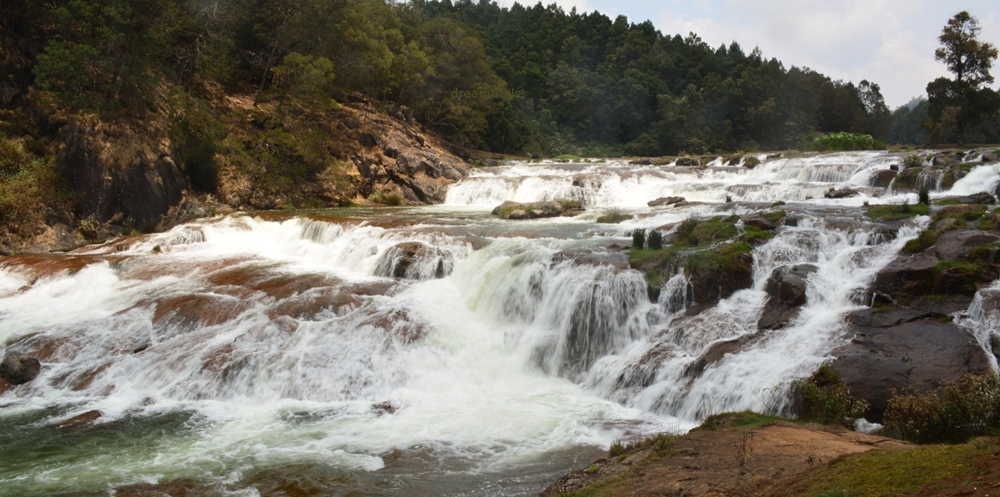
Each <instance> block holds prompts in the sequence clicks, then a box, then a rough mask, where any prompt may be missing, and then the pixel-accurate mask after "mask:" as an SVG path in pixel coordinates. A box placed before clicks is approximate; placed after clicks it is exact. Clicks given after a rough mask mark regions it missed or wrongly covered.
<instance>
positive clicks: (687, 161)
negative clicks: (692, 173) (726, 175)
mask: <svg viewBox="0 0 1000 497" xmlns="http://www.w3.org/2000/svg"><path fill="white" fill-rule="evenodd" d="M674 165H675V166H683V167H698V166H701V161H699V160H698V159H695V158H694V157H678V158H677V160H676V161H674Z"/></svg>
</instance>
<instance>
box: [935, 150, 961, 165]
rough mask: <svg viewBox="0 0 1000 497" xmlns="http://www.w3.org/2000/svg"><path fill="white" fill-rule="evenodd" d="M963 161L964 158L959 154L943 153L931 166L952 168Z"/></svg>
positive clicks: (936, 157) (936, 156)
mask: <svg viewBox="0 0 1000 497" xmlns="http://www.w3.org/2000/svg"><path fill="white" fill-rule="evenodd" d="M961 161H962V156H961V155H960V154H959V153H958V152H941V153H939V154H937V155H935V156H934V158H932V159H931V164H933V165H935V166H950V165H952V164H957V163H959V162H961Z"/></svg>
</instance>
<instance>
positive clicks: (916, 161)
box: [903, 154, 924, 168]
mask: <svg viewBox="0 0 1000 497" xmlns="http://www.w3.org/2000/svg"><path fill="white" fill-rule="evenodd" d="M923 165H924V160H923V159H921V158H920V156H919V155H917V154H907V155H906V156H905V157H903V167H904V168H908V167H922V166H923Z"/></svg>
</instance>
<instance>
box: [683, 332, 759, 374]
mask: <svg viewBox="0 0 1000 497" xmlns="http://www.w3.org/2000/svg"><path fill="white" fill-rule="evenodd" d="M763 336H764V335H763V334H761V333H751V334H749V335H743V336H740V337H737V338H733V339H730V340H721V341H718V342H715V343H713V344H712V345H710V346H709V347H708V349H706V350H705V352H704V353H703V354H701V356H700V357H698V359H697V360H695V361H694V362H692V363H691V364H690V365H689V366H688V367H687V369H685V370H684V376H699V375H701V373H703V372H704V371H705V369H706V368H708V367H709V366H711V365H713V364H715V363H717V362H719V361H721V360H722V358H723V357H725V356H726V354H733V353H737V352H740V351H742V350H744V349H745V348H746V347H747V345H750V344H753V343H755V342H756V341H757V340H759V339H760V338H761V337H763Z"/></svg>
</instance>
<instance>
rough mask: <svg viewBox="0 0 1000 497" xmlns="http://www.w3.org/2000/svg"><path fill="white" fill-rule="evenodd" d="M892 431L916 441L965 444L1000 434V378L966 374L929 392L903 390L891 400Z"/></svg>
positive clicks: (889, 423)
mask: <svg viewBox="0 0 1000 497" xmlns="http://www.w3.org/2000/svg"><path fill="white" fill-rule="evenodd" d="M885 429H886V432H888V433H889V434H891V435H893V436H896V437H899V438H902V439H904V440H909V441H912V442H917V443H942V442H943V443H963V442H966V441H968V440H969V439H971V438H972V437H976V436H982V435H996V434H998V433H1000V377H998V376H997V374H996V373H992V372H991V373H987V374H983V375H973V374H967V375H965V376H963V377H962V378H960V379H958V380H957V381H955V382H952V383H950V384H948V385H946V386H944V387H943V388H940V389H938V390H936V391H933V392H929V393H926V394H917V393H912V392H911V393H903V394H896V395H894V396H893V397H892V398H891V399H889V404H888V407H887V408H886V411H885Z"/></svg>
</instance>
